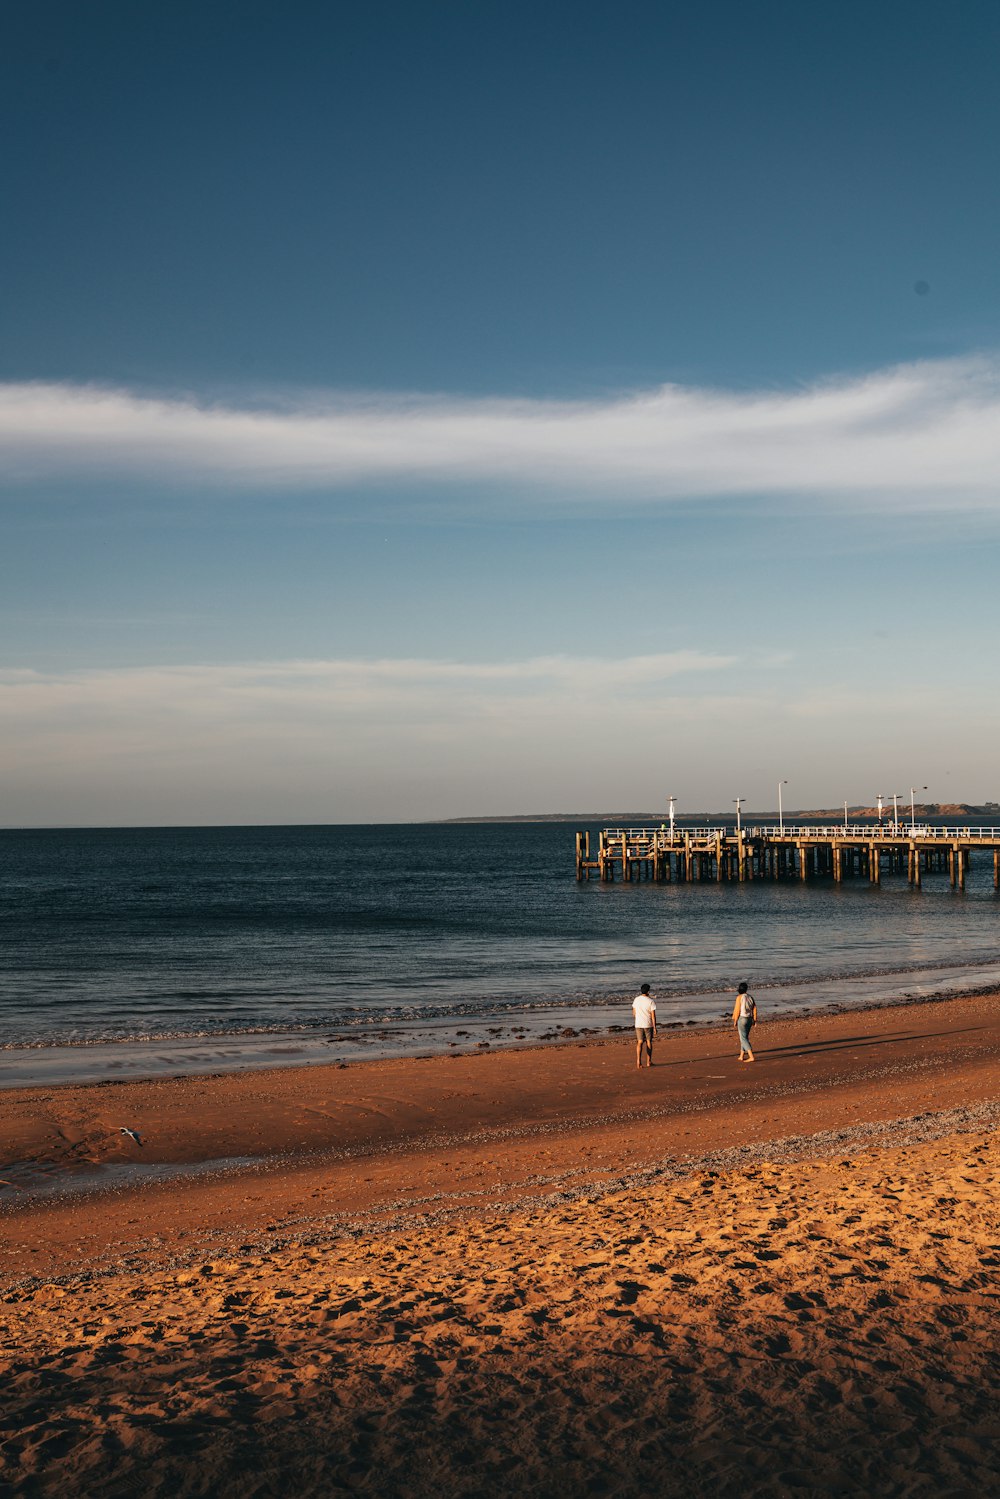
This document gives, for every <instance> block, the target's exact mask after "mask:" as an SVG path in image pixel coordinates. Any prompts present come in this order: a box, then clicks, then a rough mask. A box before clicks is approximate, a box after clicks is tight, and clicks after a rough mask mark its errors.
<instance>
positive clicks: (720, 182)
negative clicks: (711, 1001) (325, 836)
mask: <svg viewBox="0 0 1000 1499" xmlns="http://www.w3.org/2000/svg"><path fill="white" fill-rule="evenodd" d="M5 29H6V37H5V47H4V49H3V60H2V62H0V72H2V75H3V76H2V78H0V99H2V100H3V106H2V109H3V120H2V124H3V131H4V137H5V139H6V140H7V141H8V142H12V141H13V142H16V143H17V149H16V150H10V149H8V150H6V151H5V152H4V153H3V158H2V160H0V191H2V195H3V202H4V205H5V234H4V236H3V237H2V240H0V300H2V308H3V315H2V330H3V337H2V339H0V516H2V522H0V524H2V541H3V545H2V550H0V641H2V649H0V713H2V719H3V723H4V726H5V731H4V740H5V749H4V753H3V756H2V760H0V797H2V802H3V810H2V811H0V821H2V822H5V823H8V824H11V823H13V824H76V823H91V824H92V823H102V824H105V823H106V824H114V823H160V822H164V823H176V822H181V823H184V822H256V821H271V822H274V821H276V822H281V821H306V822H312V821H320V822H325V821H352V820H361V821H366V820H382V819H388V820H395V819H409V818H424V817H446V816H459V815H467V814H475V813H491V812H493V813H513V812H530V811H554V810H574V809H580V810H584V809H594V810H600V809H609V810H610V809H614V808H638V807H643V806H647V807H650V808H654V807H657V806H662V805H663V803H664V800H665V797H666V794H667V793H669V792H672V793H674V794H675V795H677V796H678V797H679V801H680V806H681V807H682V808H684V807H685V806H686V807H689V808H692V809H694V808H703V807H724V806H725V805H727V804H728V802H729V801H730V800H731V798H732V797H733V796H734V795H737V794H740V795H745V796H747V797H748V798H749V799H750V801H751V803H753V804H755V805H757V806H760V807H768V806H773V805H774V803H775V788H776V783H777V780H778V779H784V778H786V777H787V779H788V781H789V786H788V789H787V791H786V793H785V796H786V806H796V805H802V806H811V805H833V804H836V803H837V802H838V801H842V800H843V799H844V798H845V797H847V798H849V799H850V800H851V801H857V802H860V801H871V800H872V799H873V798H874V796H875V793H876V792H878V791H887V792H892V791H894V790H902V789H908V787H909V786H910V784H911V783H914V784H917V785H920V786H922V785H924V784H925V783H926V784H927V785H928V786H929V788H930V789H929V791H928V796H930V797H933V798H934V799H936V800H948V799H952V798H960V799H967V800H985V799H987V798H990V799H993V798H1000V778H998V773H997V772H996V771H995V769H994V766H995V755H994V754H993V750H992V745H993V742H994V740H995V737H996V733H997V729H998V727H1000V725H998V721H997V719H998V715H997V709H996V707H995V691H994V683H995V676H996V670H995V665H994V661H995V648H994V644H993V642H994V639H995V636H996V625H997V604H996V594H997V590H996V585H995V577H994V573H995V557H996V549H995V543H996V538H997V529H998V526H997V521H998V516H997V508H998V507H997V494H998V485H1000V192H998V189H997V186H996V170H995V161H996V155H997V147H998V144H1000V92H998V90H997V89H996V86H995V79H996V76H997V73H998V64H1000V55H998V53H1000V46H998V43H1000V10H998V9H997V7H996V5H995V4H993V3H991V0H989V3H986V0H984V3H978V0H966V3H963V4H962V5H961V6H957V7H956V6H949V5H946V4H944V3H934V4H931V3H919V0H916V3H909V4H906V5H903V4H895V3H891V0H889V3H882V4H879V5H877V6H871V5H861V4H853V3H847V4H842V5H839V6H837V7H819V6H810V7H806V6H802V5H799V4H791V3H781V4H779V3H762V4H760V5H756V6H752V7H749V6H746V5H737V4H721V3H715V4H706V5H700V6H698V7H695V6H691V5H685V6H680V5H672V4H667V3H660V4H651V3H649V4H647V3H633V4H624V5H621V4H619V5H616V6H614V7H612V6H609V5H596V4H593V5H588V4H580V3H577V4H574V5H569V4H554V3H549V4H546V3H536V4H534V5H531V6H529V5H521V4H519V3H505V4H502V5H501V4H490V3H480V4H476V5H471V4H457V3H455V4H435V3H428V4H425V5H422V6H413V5H406V6H404V5H398V4H396V5H393V4H378V3H374V4H371V5H368V6H365V7H357V8H355V7H351V8H348V7H341V6H338V5H331V4H322V5H321V4H301V3H300V4H295V3H291V4H286V5H283V6H278V5H275V4H271V3H252V0H250V3H248V0H242V3H240V4H220V3H215V4H212V5H210V6H205V5H194V4H186V3H176V0H174V3H171V4H170V5H169V6H167V5H148V6H135V5H132V4H113V3H101V0H97V3H95V4H93V5H90V6H87V7H82V6H79V5H75V4H58V3H53V4H45V5H40V6H37V7H30V8H29V7H22V8H20V11H19V12H18V13H16V14H11V13H9V14H8V16H7V18H6V20H5ZM956 725H958V727H956ZM896 782H898V783H899V784H898V785H897V784H895V783H896ZM890 783H893V784H890Z"/></svg>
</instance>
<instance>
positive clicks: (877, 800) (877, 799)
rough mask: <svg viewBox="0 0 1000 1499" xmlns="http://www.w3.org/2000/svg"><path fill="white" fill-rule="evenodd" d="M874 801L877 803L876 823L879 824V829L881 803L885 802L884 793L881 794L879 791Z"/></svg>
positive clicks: (880, 824)
mask: <svg viewBox="0 0 1000 1499" xmlns="http://www.w3.org/2000/svg"><path fill="white" fill-rule="evenodd" d="M875 800H876V802H877V803H878V822H879V827H881V826H882V803H883V802H884V801H885V793H884V792H882V791H880V792H879V794H878V796H877V797H876V798H875Z"/></svg>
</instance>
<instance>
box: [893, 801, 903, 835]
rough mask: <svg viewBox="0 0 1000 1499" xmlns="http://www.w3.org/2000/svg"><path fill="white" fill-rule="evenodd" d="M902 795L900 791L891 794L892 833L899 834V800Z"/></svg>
mask: <svg viewBox="0 0 1000 1499" xmlns="http://www.w3.org/2000/svg"><path fill="white" fill-rule="evenodd" d="M902 794H903V793H902V792H901V791H894V792H893V793H892V831H893V832H894V833H898V832H899V798H900V797H901V796H902Z"/></svg>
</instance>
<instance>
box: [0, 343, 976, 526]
mask: <svg viewBox="0 0 1000 1499" xmlns="http://www.w3.org/2000/svg"><path fill="white" fill-rule="evenodd" d="M116 475H117V476H138V477H144V478H147V479H150V480H157V481H161V482H170V483H181V484H185V483H193V482H197V483H198V484H206V483H210V484H211V483H215V484H219V485H220V486H222V485H225V486H235V487H253V486H284V487H287V488H293V489H304V488H336V487H339V486H346V485H357V484H363V483H365V482H373V481H374V482H380V483H389V484H397V485H406V484H426V483H428V482H431V481H433V482H439V483H440V482H448V481H456V482H459V481H460V482H462V483H463V484H465V485H468V484H470V483H471V484H476V483H487V482H500V483H502V484H503V485H504V486H505V488H506V490H507V491H508V492H509V491H510V490H511V489H514V490H516V489H517V488H518V487H519V486H521V487H524V488H528V489H531V490H534V491H537V489H538V488H539V487H544V488H548V489H549V490H551V491H552V493H553V495H558V494H560V493H565V492H572V493H573V495H574V496H575V497H576V498H577V499H579V498H580V496H581V495H589V496H591V497H592V498H593V499H594V500H595V501H600V502H601V503H606V502H608V501H609V500H614V499H621V500H628V501H635V500H640V501H655V500H676V499H685V498H696V497H711V496H740V495H757V494H765V495H768V494H769V495H792V494H796V495H804V496H816V497H819V498H829V499H840V500H843V501H847V502H850V501H852V500H858V499H859V498H874V499H877V500H879V501H880V502H881V503H883V504H886V505H892V506H898V507H900V508H915V509H931V510H933V509H935V508H948V507H952V506H954V505H955V504H963V505H967V506H969V507H972V508H983V507H991V508H992V507H994V506H996V505H997V502H998V495H1000V360H998V359H990V358H979V359H974V360H972V359H970V360H942V361H927V362H923V363H917V364H910V365H901V366H897V367H894V368H890V369H886V370H883V371H879V372H876V373H874V374H870V375H868V376H865V377H863V378H856V379H840V380H835V379H832V380H829V381H826V382H819V383H817V384H815V385H812V386H810V387H807V388H804V389H794V390H786V391H781V390H778V391H771V390H767V391H757V392H741V393H733V392H728V391H720V390H711V389H699V388H686V387H683V386H679V385H667V386H662V387H659V388H657V389H654V390H649V391H637V392H635V391H634V392H629V393H626V394H622V395H617V396H611V397H608V398H606V399H603V400H592V401H551V400H500V399H463V398H448V397H421V396H391V395H386V396H369V397H349V396H342V395H341V396H334V395H331V396H329V397H325V398H319V397H312V398H309V399H308V400H305V399H304V400H301V401H293V400H285V401H283V402H281V403H274V402H272V403H270V404H262V403H259V404H256V405H253V406H249V405H248V406H245V407H236V406H234V405H232V404H223V403H219V402H212V401H206V400H198V399H194V398H182V397H170V398H166V397H165V398H150V397H147V396H143V395H138V394H135V393H130V392H128V391H125V390H111V389H103V388H100V387H98V386H91V385H82V386H74V385H66V384H35V383H26V384H8V385H5V386H0V480H6V481H7V482H11V481H19V482H24V481H26V480H31V479H37V478H46V477H53V476H64V477H65V476H76V477H79V478H84V477H96V476H116Z"/></svg>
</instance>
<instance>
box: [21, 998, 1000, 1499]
mask: <svg viewBox="0 0 1000 1499" xmlns="http://www.w3.org/2000/svg"><path fill="white" fill-rule="evenodd" d="M998 1017H1000V1005H998V1002H997V997H996V996H977V997H974V998H967V999H960V1000H952V1001H949V1002H946V1003H927V1004H921V1003H913V1004H908V1005H900V1006H894V1007H891V1008H885V1009H877V1010H868V1011H863V1012H858V1011H852V1012H850V1013H845V1014H840V1015H837V1014H826V1015H815V1016H812V1017H810V1018H808V1019H795V1020H783V1021H778V1022H775V1023H772V1024H769V1023H768V1022H767V1019H766V1016H764V1017H762V1024H761V1026H760V1027H759V1028H758V1031H757V1032H756V1033H755V1046H756V1047H757V1048H758V1049H759V1050H758V1055H759V1060H758V1062H757V1063H755V1064H754V1065H753V1066H740V1065H739V1064H738V1063H737V1062H736V1047H735V1044H734V1036H733V1033H732V1032H731V1031H729V1030H727V1029H725V1028H722V1027H720V1028H715V1029H701V1028H699V1029H697V1030H668V1031H666V1032H664V1033H661V1036H660V1038H659V1041H658V1043H657V1050H656V1062H657V1065H656V1066H655V1067H654V1068H653V1069H652V1070H649V1071H643V1072H642V1073H638V1072H636V1070H635V1067H634V1046H633V1044H632V1041H631V1037H630V1036H627V1035H626V1036H622V1037H616V1038H613V1039H608V1040H599V1041H594V1040H591V1041H585V1042H580V1041H576V1040H567V1041H565V1042H563V1043H562V1044H560V1045H551V1046H549V1047H545V1048H537V1049H531V1050H526V1051H519V1052H500V1051H496V1050H483V1051H482V1052H480V1053H479V1054H476V1055H471V1056H470V1055H464V1056H449V1057H439V1058H434V1059H423V1060H419V1059H417V1060H414V1059H409V1060H397V1061H391V1062H387V1063H383V1064H376V1063H358V1064H355V1065H352V1066H350V1067H310V1068H300V1069H287V1070H284V1071H273V1072H266V1073H265V1072H256V1073H247V1074H230V1075H224V1076H215V1077H195V1078H191V1077H183V1078H175V1079H174V1078H167V1079H160V1080H157V1081H151V1082H147V1083H142V1082H128V1083H124V1082H123V1083H114V1084H107V1085H91V1086H88V1087H85V1088H83V1087H80V1088H74V1087H62V1088H50V1089H46V1090H41V1089H34V1090H31V1089H23V1090H7V1091H5V1092H4V1093H3V1094H2V1095H0V1115H2V1119H3V1128H2V1148H3V1162H4V1166H3V1169H2V1170H0V1177H2V1178H3V1179H4V1181H5V1183H6V1185H5V1186H4V1187H3V1188H2V1189H0V1194H2V1218H0V1275H2V1283H3V1286H4V1291H3V1314H2V1324H3V1340H2V1341H3V1349H4V1352H3V1371H4V1385H5V1392H6V1395H7V1399H6V1401H5V1403H4V1413H3V1416H2V1417H0V1423H2V1425H0V1434H2V1439H3V1445H2V1448H0V1453H2V1467H0V1475H2V1482H3V1484H4V1485H5V1487H4V1488H3V1492H7V1493H11V1494H25V1495H31V1494H39V1495H42V1494H49V1493H52V1494H55V1493H57V1492H67V1491H69V1492H75V1493H82V1494H87V1495H90V1494H94V1495H97V1494H100V1495H109V1496H110V1495H119V1494H121V1495H125V1494H140V1493H141V1494H144V1495H145V1494H149V1495H163V1496H166V1495H174V1494H180V1495H221V1496H234V1499H235V1496H242V1495H260V1496H267V1495H283V1494H288V1493H292V1492H295V1493H298V1494H316V1495H321V1494H327V1493H330V1494H336V1493H362V1494H371V1495H399V1496H407V1495H412V1496H414V1499H418V1496H423V1495H431V1494H436V1495H468V1496H473V1495H479V1494H487V1493H489V1494H510V1495H520V1494H525V1495H529V1494H531V1495H539V1496H541V1495H547V1494H559V1495H576V1494H611V1495H623V1496H624V1495H639V1494H649V1493H662V1494H670V1495H673V1494H677V1495H701V1494H705V1495H708V1494H712V1495H734V1496H735V1495H737V1494H739V1495H770V1494H774V1495H780V1494H784V1493H797V1494H803V1495H810V1494H829V1493H842V1494H854V1493H857V1494H862V1493H865V1494H886V1495H897V1494H898V1495H911V1494H912V1495H920V1494H928V1495H930V1494H934V1495H942V1494H948V1495H956V1496H957V1495H966V1494H967V1495H970V1496H971V1495H977V1496H978V1495H981V1494H983V1493H985V1492H988V1491H989V1490H990V1489H991V1488H994V1487H995V1486H996V1482H997V1477H998V1469H1000V1455H998V1453H1000V1418H998V1416H997V1395H998V1393H1000V1378H998V1368H997V1358H996V1352H995V1350H996V1347H997V1343H998V1330H1000V1329H998V1326H997V1321H998V1319H997V1283H998V1279H997V1268H998V1265H1000V1257H998V1253H997V1248H996V1246H997V1240H998V1228H1000V1224H998V1213H997V1202H996V1193H995V1185H994V1184H995V1179H996V1166H997V1150H996V1124H997V1120H998V1118H1000V1099H998V1090H997V1077H998V1067H997V1049H998V1039H1000V1037H998V1031H1000V1023H998ZM125 1128H127V1129H131V1130H133V1131H134V1132H135V1133H136V1134H138V1135H139V1138H140V1140H141V1142H142V1143H141V1144H138V1143H136V1141H135V1140H133V1139H132V1138H131V1137H130V1136H128V1135H123V1134H122V1133H121V1131H122V1129H125ZM39 1184H42V1185H43V1186H44V1187H45V1188H46V1191H45V1192H44V1193H43V1194H42V1195H39V1194H38V1192H37V1191H36V1190H35V1189H36V1188H37V1187H38V1185H39ZM66 1187H72V1188H73V1190H72V1191H68V1192H67V1191H66V1190H65V1188H66ZM77 1189H79V1190H77Z"/></svg>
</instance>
